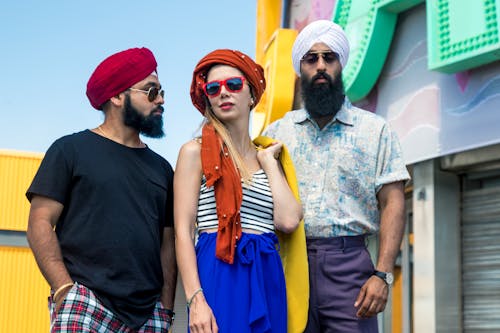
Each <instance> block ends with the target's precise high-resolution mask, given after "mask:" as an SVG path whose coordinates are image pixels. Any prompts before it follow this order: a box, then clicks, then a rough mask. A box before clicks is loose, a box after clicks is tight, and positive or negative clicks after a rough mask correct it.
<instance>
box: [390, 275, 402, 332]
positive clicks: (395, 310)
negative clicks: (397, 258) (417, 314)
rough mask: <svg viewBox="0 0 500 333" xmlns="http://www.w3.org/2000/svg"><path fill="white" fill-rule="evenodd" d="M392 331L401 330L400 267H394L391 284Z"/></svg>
mask: <svg viewBox="0 0 500 333" xmlns="http://www.w3.org/2000/svg"><path fill="white" fill-rule="evenodd" d="M391 292H392V310H391V311H392V328H391V332H392V333H400V332H402V331H403V322H402V319H403V274H402V271H401V267H394V285H393V286H392V290H391Z"/></svg>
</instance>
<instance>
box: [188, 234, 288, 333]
mask: <svg viewBox="0 0 500 333" xmlns="http://www.w3.org/2000/svg"><path fill="white" fill-rule="evenodd" d="M216 237H217V233H202V234H201V235H200V237H199V239H198V243H197V245H196V257H197V260H198V273H199V276H200V281H201V286H202V288H203V293H204V295H205V298H206V299H207V302H208V304H209V305H210V307H211V308H212V311H213V313H214V315H215V319H216V321H217V325H218V326H219V332H220V333H235V332H238V333H247V332H248V333H264V332H272V333H286V331H287V303H286V286H285V277H284V274H283V266H282V264H281V259H280V256H279V253H278V247H279V245H278V238H277V237H276V235H275V234H274V233H266V234H262V235H255V234H248V233H243V235H242V237H241V239H240V241H239V242H238V244H237V248H236V254H235V259H234V263H233V264H232V265H230V264H227V263H225V262H223V261H221V260H219V259H217V258H216V257H215V241H216ZM188 332H189V329H188Z"/></svg>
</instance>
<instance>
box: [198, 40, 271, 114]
mask: <svg viewBox="0 0 500 333" xmlns="http://www.w3.org/2000/svg"><path fill="white" fill-rule="evenodd" d="M215 65H228V66H231V67H235V68H237V69H239V70H240V71H241V72H242V73H243V75H245V77H246V79H247V80H248V82H249V83H250V85H251V86H252V90H253V91H252V92H253V94H254V95H253V98H254V99H255V105H257V103H259V100H260V98H261V96H262V94H263V93H264V90H265V89H266V79H265V78H264V70H263V69H262V67H261V66H260V65H259V64H257V63H255V62H254V61H253V60H252V58H250V57H249V56H247V55H246V54H244V53H242V52H240V51H236V50H228V49H223V50H215V51H213V52H210V53H209V54H207V55H206V56H205V57H203V59H201V60H200V61H199V62H198V65H196V68H195V69H194V72H193V80H192V81H191V100H192V101H193V105H194V106H195V107H196V108H197V109H198V110H200V112H201V113H202V114H204V113H205V107H206V105H205V93H204V92H203V84H204V83H205V82H206V78H207V73H208V71H209V70H210V68H212V67H213V66H215Z"/></svg>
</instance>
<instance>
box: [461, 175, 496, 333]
mask: <svg viewBox="0 0 500 333" xmlns="http://www.w3.org/2000/svg"><path fill="white" fill-rule="evenodd" d="M474 184H475V186H474V189H468V188H467V186H465V187H464V191H463V194H462V226H461V227H462V283H463V285H462V290H463V327H464V332H500V185H499V184H498V178H497V177H495V179H490V181H488V180H487V179H483V180H479V181H478V180H475V181H474Z"/></svg>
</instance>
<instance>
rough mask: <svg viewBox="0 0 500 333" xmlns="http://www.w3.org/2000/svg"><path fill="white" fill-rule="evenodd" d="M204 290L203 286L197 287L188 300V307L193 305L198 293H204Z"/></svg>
mask: <svg viewBox="0 0 500 333" xmlns="http://www.w3.org/2000/svg"><path fill="white" fill-rule="evenodd" d="M202 292H203V289H202V288H198V289H196V291H195V292H194V293H193V296H191V297H190V298H189V300H188V301H187V307H188V309H189V308H190V307H191V303H193V300H194V297H195V296H196V295H197V294H198V293H202Z"/></svg>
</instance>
